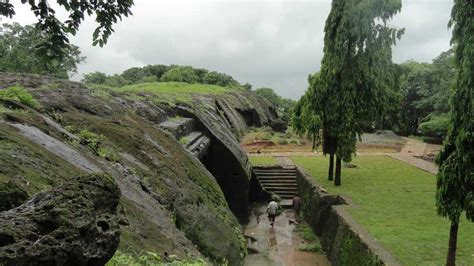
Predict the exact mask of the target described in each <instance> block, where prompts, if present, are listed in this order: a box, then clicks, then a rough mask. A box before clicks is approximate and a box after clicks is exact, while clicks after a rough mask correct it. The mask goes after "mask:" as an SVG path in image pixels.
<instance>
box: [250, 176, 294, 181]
mask: <svg viewBox="0 0 474 266" xmlns="http://www.w3.org/2000/svg"><path fill="white" fill-rule="evenodd" d="M257 178H258V179H259V180H280V179H292V180H296V176H292V175H277V176H259V175H257Z"/></svg>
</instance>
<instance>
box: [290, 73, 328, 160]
mask: <svg viewBox="0 0 474 266" xmlns="http://www.w3.org/2000/svg"><path fill="white" fill-rule="evenodd" d="M318 78H319V73H316V74H314V75H309V77H308V82H309V88H308V90H306V92H305V94H304V95H303V96H302V97H301V99H300V100H299V101H298V102H297V103H296V105H295V107H294V108H293V113H292V117H291V126H292V127H293V129H294V130H295V131H296V133H298V134H304V135H306V136H307V137H309V138H310V139H311V140H312V142H313V146H312V150H313V151H314V150H316V148H317V147H318V142H319V130H320V129H321V117H320V115H319V108H318V106H317V105H316V104H317V101H315V100H314V89H313V86H314V82H315V80H317V79H318Z"/></svg>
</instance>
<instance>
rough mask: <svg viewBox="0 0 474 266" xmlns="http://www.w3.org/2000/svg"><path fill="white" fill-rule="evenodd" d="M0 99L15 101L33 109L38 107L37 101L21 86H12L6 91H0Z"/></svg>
mask: <svg viewBox="0 0 474 266" xmlns="http://www.w3.org/2000/svg"><path fill="white" fill-rule="evenodd" d="M0 99H5V100H13V101H17V102H20V103H22V104H24V105H27V106H30V107H33V108H36V107H38V106H39V103H38V101H37V100H36V99H35V98H33V96H32V95H31V94H30V93H29V92H28V91H27V90H26V89H25V88H23V87H21V86H12V87H9V88H7V89H4V90H0Z"/></svg>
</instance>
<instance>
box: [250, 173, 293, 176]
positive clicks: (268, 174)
mask: <svg viewBox="0 0 474 266" xmlns="http://www.w3.org/2000/svg"><path fill="white" fill-rule="evenodd" d="M255 174H256V175H257V176H295V177H296V173H258V172H255Z"/></svg>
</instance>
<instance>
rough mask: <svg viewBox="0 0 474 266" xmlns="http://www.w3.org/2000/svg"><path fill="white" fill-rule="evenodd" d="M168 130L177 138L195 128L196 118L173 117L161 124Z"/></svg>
mask: <svg viewBox="0 0 474 266" xmlns="http://www.w3.org/2000/svg"><path fill="white" fill-rule="evenodd" d="M159 126H160V127H161V128H163V129H165V130H166V131H169V132H170V133H171V134H173V136H174V137H175V138H176V139H178V140H179V139H180V138H181V137H183V136H185V135H187V134H188V133H190V132H191V131H192V130H193V128H194V120H193V119H192V118H187V117H171V118H169V119H168V120H166V121H164V122H162V123H160V124H159Z"/></svg>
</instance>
